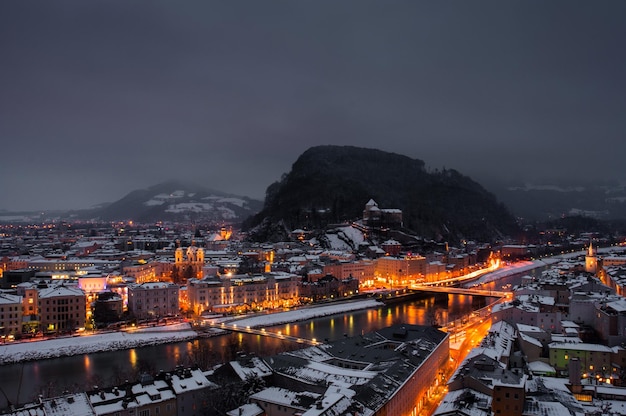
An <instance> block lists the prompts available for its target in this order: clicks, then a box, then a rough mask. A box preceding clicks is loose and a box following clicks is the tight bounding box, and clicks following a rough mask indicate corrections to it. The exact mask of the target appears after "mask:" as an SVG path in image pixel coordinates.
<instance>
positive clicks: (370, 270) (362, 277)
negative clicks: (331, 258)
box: [324, 260, 376, 286]
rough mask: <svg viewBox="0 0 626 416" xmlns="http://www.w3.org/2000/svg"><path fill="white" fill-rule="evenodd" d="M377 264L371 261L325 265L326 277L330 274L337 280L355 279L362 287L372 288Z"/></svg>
mask: <svg viewBox="0 0 626 416" xmlns="http://www.w3.org/2000/svg"><path fill="white" fill-rule="evenodd" d="M375 270H376V263H375V262H373V261H371V260H360V261H354V262H338V263H332V264H326V265H324V275H327V274H330V275H332V276H335V277H336V278H337V279H347V278H349V277H354V278H355V279H357V280H358V281H359V285H361V286H372V285H373V281H374V271H375Z"/></svg>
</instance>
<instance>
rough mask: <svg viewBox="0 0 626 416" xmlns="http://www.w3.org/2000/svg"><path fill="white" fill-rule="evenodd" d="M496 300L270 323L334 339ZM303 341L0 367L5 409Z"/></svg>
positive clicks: (448, 317) (232, 341)
mask: <svg viewBox="0 0 626 416" xmlns="http://www.w3.org/2000/svg"><path fill="white" fill-rule="evenodd" d="M534 273H535V272H526V273H522V274H517V275H514V276H510V277H506V278H503V279H500V280H498V281H497V282H491V283H487V284H485V285H484V286H483V287H484V288H491V289H493V290H501V286H502V285H506V284H507V283H512V284H513V285H514V284H518V283H519V281H520V280H521V275H523V274H531V275H532V274H534ZM491 300H493V299H492V298H485V297H480V296H468V295H445V294H443V295H441V294H439V295H425V296H424V297H423V298H422V299H419V300H413V301H408V302H404V303H398V304H391V305H384V306H380V307H377V308H372V309H365V310H358V311H353V312H348V313H345V314H339V315H333V316H330V317H324V318H317V319H312V320H309V321H304V322H295V323H290V324H284V325H278V326H275V327H271V328H268V330H271V331H281V332H282V333H283V334H286V335H292V336H295V337H299V338H307V339H313V338H315V339H317V340H319V341H323V340H335V339H339V338H341V337H343V336H353V335H358V334H360V333H366V332H371V331H374V330H376V329H379V328H383V327H386V326H389V325H392V324H394V323H399V322H406V323H408V324H418V325H430V324H433V323H439V324H445V323H446V322H450V321H453V320H455V319H459V318H461V317H462V316H464V315H467V314H469V313H471V312H472V311H474V310H476V309H480V308H482V307H484V306H486V305H487V304H488V302H490V301H491ZM301 347H302V345H301V344H297V343H294V342H291V341H286V340H281V339H277V338H271V337H264V336H261V335H251V334H241V333H233V334H228V335H222V336H216V337H211V338H201V339H196V340H193V341H186V342H177V343H171V344H163V345H155V346H150V347H142V348H134V349H129V350H122V351H112V352H102V353H96V354H84V355H76V356H72V357H63V358H54V359H48V360H41V361H32V362H25V363H19V364H9V365H4V366H0V390H1V391H0V393H2V395H1V396H0V409H4V408H6V407H7V406H8V403H12V404H21V403H27V402H31V401H33V400H35V399H36V398H37V396H38V395H39V394H42V395H43V396H44V397H53V396H57V395H60V394H62V393H63V392H64V391H70V392H75V391H85V390H90V389H92V388H93V387H94V386H110V385H115V384H120V383H123V382H124V381H125V380H135V379H136V378H137V377H138V375H139V374H140V373H141V372H143V371H147V372H156V371H158V370H165V371H169V370H172V369H173V368H175V367H176V366H177V365H194V364H195V365H199V366H200V368H203V369H207V368H209V367H210V366H214V365H216V364H219V363H222V362H226V361H229V360H231V359H233V358H234V356H235V354H236V353H237V352H239V351H246V352H251V353H255V354H258V355H260V356H270V355H273V354H278V353H281V352H284V351H289V350H293V349H297V348H301Z"/></svg>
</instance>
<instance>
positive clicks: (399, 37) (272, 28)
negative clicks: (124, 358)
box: [0, 0, 626, 210]
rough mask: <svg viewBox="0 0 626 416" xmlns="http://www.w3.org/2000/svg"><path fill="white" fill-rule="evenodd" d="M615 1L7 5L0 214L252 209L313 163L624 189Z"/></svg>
mask: <svg viewBox="0 0 626 416" xmlns="http://www.w3.org/2000/svg"><path fill="white" fill-rule="evenodd" d="M625 133H626V2H625V1H581V2H578V1H569V0H568V1H544V0H541V1H527V0H525V1H500V0H498V1H439V0H437V1H435V0H433V1H417V0H412V1H382V0H381V1H377V2H373V1H363V0H354V1H353V0H345V1H321V0H316V1H304V0H299V1H287V0H285V1H274V0H262V1H261V0H256V1H207V0H201V1H182V0H181V1H153V0H150V1H132V0H130V1H129V0H125V1H112V0H107V1H94V0H90V1H84V0H81V1H21V0H20V1H18V0H3V1H2V2H0V149H1V153H0V154H1V157H0V209H7V210H16V209H27V210H42V209H59V208H61V209H65V208H86V207H90V206H93V205H95V204H98V203H101V202H112V201H115V200H117V199H119V198H121V197H123V196H124V195H126V194H127V193H128V192H130V191H132V190H134V189H140V188H146V187H149V186H151V185H155V184H157V183H160V182H162V181H166V180H170V179H181V180H191V181H194V182H197V183H201V184H204V185H206V186H207V187H209V188H213V189H218V190H221V191H224V192H229V193H233V194H237V195H244V196H249V197H253V198H258V199H262V198H263V197H264V195H265V190H266V188H267V186H268V185H270V184H271V183H272V182H275V181H277V180H279V179H280V177H281V175H282V174H283V173H286V172H288V171H289V170H290V169H291V165H292V163H293V162H294V161H295V160H296V159H297V158H298V156H299V155H300V154H301V153H302V152H304V151H305V150H306V149H308V148H309V147H311V146H316V145H323V144H338V145H354V146H361V147H368V148H376V149H381V150H385V151H390V152H395V153H399V154H403V155H406V156H409V157H412V158H416V159H421V160H423V161H424V162H425V163H426V165H427V167H429V168H431V169H440V168H444V167H445V168H453V169H456V170H458V171H460V172H461V173H463V174H466V175H469V176H471V177H473V178H474V179H476V180H478V181H479V182H484V181H487V180H489V178H498V179H509V178H514V179H520V180H528V181H533V182H542V183H547V182H553V181H556V180H562V179H564V178H574V179H576V180H580V181H587V180H590V179H593V180H595V179H609V180H615V181H624V180H626V168H625V165H626V135H625Z"/></svg>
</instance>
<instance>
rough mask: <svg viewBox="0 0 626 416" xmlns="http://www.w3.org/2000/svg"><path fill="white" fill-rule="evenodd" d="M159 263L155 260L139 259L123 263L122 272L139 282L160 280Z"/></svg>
mask: <svg viewBox="0 0 626 416" xmlns="http://www.w3.org/2000/svg"><path fill="white" fill-rule="evenodd" d="M158 270H159V264H158V263H157V262H153V261H149V262H147V261H145V260H138V261H135V262H132V263H130V264H123V265H122V274H123V275H124V276H128V277H132V278H133V279H135V282H137V283H145V282H158V281H159V277H160V275H159V273H158Z"/></svg>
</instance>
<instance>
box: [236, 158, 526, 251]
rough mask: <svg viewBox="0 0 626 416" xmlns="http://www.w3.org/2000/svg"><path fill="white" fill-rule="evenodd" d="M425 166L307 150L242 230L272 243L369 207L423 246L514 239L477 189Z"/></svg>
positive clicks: (506, 219) (496, 206)
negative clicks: (394, 212)
mask: <svg viewBox="0 0 626 416" xmlns="http://www.w3.org/2000/svg"><path fill="white" fill-rule="evenodd" d="M424 166H425V165H424V162H423V161H421V160H418V159H412V158H409V157H407V156H402V155H398V154H395V153H388V152H384V151H380V150H375V149H365V148H359V147H352V146H318V147H313V148H310V149H308V150H307V151H305V152H304V153H303V154H302V155H301V156H300V157H299V158H298V159H297V160H296V162H295V163H294V164H293V166H292V169H291V171H290V172H289V173H287V174H286V175H284V176H283V178H282V180H281V181H279V182H276V183H273V184H272V185H270V186H269V187H268V188H267V191H266V200H265V205H264V207H263V210H262V211H261V212H260V213H258V214H257V215H255V216H254V217H252V218H251V219H250V220H249V221H246V222H245V223H244V226H245V227H247V228H248V229H249V231H250V235H251V236H252V238H254V239H257V240H270V241H271V240H273V239H277V238H278V239H279V238H281V236H280V234H281V233H284V232H288V231H290V230H293V229H297V228H304V229H319V228H322V227H325V226H327V225H329V224H334V223H340V222H344V221H353V220H357V219H360V218H361V217H362V214H363V209H364V206H365V204H366V203H367V202H368V201H369V200H370V199H374V200H375V201H376V202H377V203H378V205H379V206H380V207H381V208H398V209H401V210H402V211H403V222H404V227H405V228H406V229H407V230H409V231H410V232H412V233H415V234H417V235H420V236H423V237H424V238H432V239H435V240H445V241H460V240H462V239H476V240H479V241H492V240H493V239H497V238H503V237H505V236H510V235H511V234H515V233H517V232H518V228H517V224H516V221H515V218H514V217H513V216H512V215H511V214H510V213H509V211H508V210H507V209H506V208H505V207H504V205H502V204H501V203H499V202H498V201H497V200H496V198H495V197H494V196H493V195H492V194H491V193H489V192H488V191H486V190H485V189H484V188H483V187H482V186H481V185H479V184H478V183H476V182H474V181H473V180H472V179H470V178H469V177H467V176H464V175H462V174H460V173H459V172H457V171H455V170H442V171H435V172H428V171H427V170H426V169H425V167H424Z"/></svg>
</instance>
